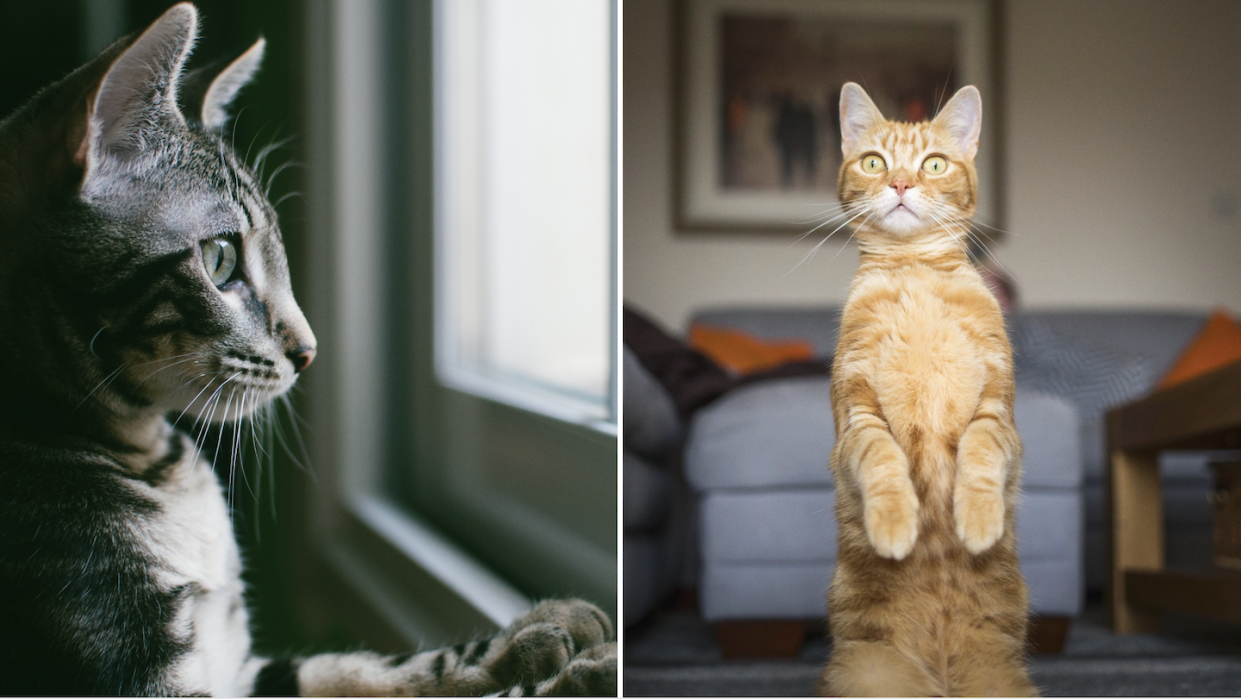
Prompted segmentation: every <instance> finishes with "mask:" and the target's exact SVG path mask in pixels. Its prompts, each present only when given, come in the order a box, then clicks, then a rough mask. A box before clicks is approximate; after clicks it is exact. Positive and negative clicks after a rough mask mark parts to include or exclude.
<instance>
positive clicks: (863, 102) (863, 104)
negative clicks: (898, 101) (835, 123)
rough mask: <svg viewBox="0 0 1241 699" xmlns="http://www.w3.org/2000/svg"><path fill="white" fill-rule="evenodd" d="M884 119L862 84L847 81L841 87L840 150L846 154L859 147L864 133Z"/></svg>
mask: <svg viewBox="0 0 1241 699" xmlns="http://www.w3.org/2000/svg"><path fill="white" fill-rule="evenodd" d="M883 121H885V120H884V118H883V114H882V113H881V112H880V111H879V108H878V107H876V106H875V103H874V102H872V101H871V99H870V95H868V94H866V90H863V89H862V86H861V85H858V84H857V83H845V84H844V87H842V88H840V150H841V152H843V153H844V154H845V155H846V156H848V155H849V154H850V153H852V152H853V151H854V149H856V148H857V143H858V139H859V138H861V137H862V134H864V133H866V132H867V131H869V130H870V129H871V128H873V127H874V126H875V125H876V124H879V123H882V122H883Z"/></svg>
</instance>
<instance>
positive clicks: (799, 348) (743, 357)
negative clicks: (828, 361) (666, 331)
mask: <svg viewBox="0 0 1241 699" xmlns="http://www.w3.org/2000/svg"><path fill="white" fill-rule="evenodd" d="M689 344H690V345H691V346H692V347H693V348H694V349H696V350H698V351H699V352H702V353H703V354H705V355H707V356H708V357H710V358H711V359H712V360H713V361H715V363H716V364H719V365H720V366H722V367H724V368H725V369H728V370H729V371H731V372H733V373H734V374H752V373H755V372H759V371H765V370H767V369H773V368H775V367H778V366H780V365H782V364H787V363H789V362H801V361H807V360H809V359H811V358H812V357H814V346H813V345H811V344H810V343H809V342H807V341H805V340H766V339H763V338H760V337H755V336H754V335H751V334H750V333H747V332H743V331H741V330H735V329H733V328H722V327H718V326H712V325H707V324H705V323H694V324H693V325H692V326H690V329H689Z"/></svg>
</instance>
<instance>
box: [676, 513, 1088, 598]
mask: <svg viewBox="0 0 1241 699" xmlns="http://www.w3.org/2000/svg"><path fill="white" fill-rule="evenodd" d="M1082 509H1083V508H1082V498H1081V492H1080V491H1078V490H1047V489H1039V488H1033V489H1029V490H1027V491H1025V492H1024V493H1023V494H1022V498H1021V500H1020V501H1019V505H1018V510H1017V540H1018V541H1017V548H1018V555H1019V558H1020V561H1021V572H1022V575H1023V576H1025V579H1026V585H1027V587H1028V588H1029V592H1030V608H1031V610H1032V611H1034V612H1035V613H1037V614H1046V615H1068V616H1073V615H1076V614H1078V613H1079V612H1080V611H1081V607H1082V602H1083V598H1084V590H1085V588H1084V587H1083V575H1082V566H1081V560H1082V529H1083V516H1082ZM700 516H701V531H702V537H701V542H702V560H703V569H702V589H701V599H702V609H703V615H704V616H705V617H706V619H707V620H708V621H719V620H721V619H797V618H813V617H816V616H821V615H822V614H824V613H825V610H826V599H825V597H824V593H825V591H826V589H827V586H828V584H829V582H830V579H831V575H832V570H833V565H834V562H835V559H836V516H835V491H833V490H830V489H827V488H816V489H811V490H789V491H717V492H710V493H707V494H706V495H705V496H704V497H703V499H702V505H701V510H700Z"/></svg>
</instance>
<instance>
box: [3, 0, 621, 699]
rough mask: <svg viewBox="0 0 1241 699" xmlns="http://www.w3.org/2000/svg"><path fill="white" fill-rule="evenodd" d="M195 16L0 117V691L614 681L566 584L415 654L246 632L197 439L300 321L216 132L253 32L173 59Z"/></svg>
mask: <svg viewBox="0 0 1241 699" xmlns="http://www.w3.org/2000/svg"><path fill="white" fill-rule="evenodd" d="M196 35H197V11H196V10H195V9H194V7H193V6H192V5H189V4H180V5H177V6H175V7H173V8H172V9H170V10H168V12H167V13H165V14H164V15H163V17H161V18H160V19H159V20H158V21H156V22H155V23H154V24H153V25H152V26H151V27H150V28H148V29H147V30H146V31H144V32H142V33H141V34H139V35H135V36H131V37H127V38H125V39H122V40H121V41H119V42H117V43H116V44H115V45H113V46H112V47H110V48H108V49H107V50H105V51H104V53H103V54H102V55H101V56H99V58H97V59H95V60H94V61H92V62H91V63H89V64H87V65H86V66H84V67H82V68H80V69H79V70H77V71H76V72H74V73H73V74H71V75H69V76H68V77H66V78H65V79H64V80H62V81H61V82H59V83H56V84H54V85H52V86H50V87H48V88H46V89H44V90H43V91H42V92H40V93H39V94H38V95H36V96H35V97H34V98H33V99H32V100H31V101H30V102H28V103H27V104H26V105H25V106H24V107H22V108H21V109H20V110H18V111H17V112H16V113H14V114H13V115H11V116H9V117H8V118H6V119H5V120H4V121H2V122H0V250H3V254H0V328H3V330H2V331H0V391H2V393H0V398H3V400H0V484H2V485H3V487H0V532H2V535H0V694H4V695H11V694H17V695H48V694H52V695H70V696H72V695H92V694H106V695H224V696H242V695H250V694H268V695H270V694H276V695H282V694H311V695H324V694H338V695H359V694H363V695H372V694H392V695H400V694H404V695H413V694H434V695H443V694H496V693H509V694H514V695H526V694H539V695H548V694H588V693H590V694H594V693H603V694H614V693H615V684H616V645H615V643H612V642H611V641H612V635H613V630H612V625H611V621H610V620H609V619H608V618H607V616H606V615H604V614H603V613H602V612H601V611H599V610H598V609H597V608H595V607H594V606H592V605H590V604H588V603H586V602H581V601H576V600H569V601H553V602H545V603H543V604H541V605H539V606H537V607H535V609H534V610H533V611H531V612H530V613H529V614H528V615H526V616H525V617H523V618H522V619H519V620H518V621H517V622H516V623H515V624H513V626H511V627H510V628H509V629H508V630H506V631H505V632H503V633H502V634H500V635H499V636H497V637H495V638H494V639H489V640H479V641H473V642H470V643H467V644H464V645H461V646H457V647H454V648H450V649H442V650H437V651H428V652H424V653H421V654H416V655H409V656H400V657H384V656H379V655H376V654H372V653H362V652H359V653H348V654H339V655H324V656H314V657H309V658H285V659H275V660H273V659H268V658H262V657H258V656H256V655H254V654H253V653H252V652H251V648H250V633H249V629H248V614H247V609H246V604H245V598H244V589H243V585H242V580H241V558H240V555H239V552H238V549H237V545H236V542H235V539H234V536H233V530H232V522H231V520H230V517H229V512H228V507H227V505H226V502H225V498H224V494H223V492H224V489H223V488H222V486H221V483H220V480H219V478H218V477H217V475H216V474H215V472H214V471H213V467H212V461H213V460H214V454H202V453H201V450H202V449H203V439H204V437H205V433H206V432H207V431H208V430H209V429H212V426H213V425H220V424H223V423H226V422H234V421H237V420H239V419H242V418H244V417H246V416H247V415H250V414H252V413H253V412H254V411H255V410H256V409H258V408H260V407H261V406H263V405H265V404H267V403H269V402H270V401H271V400H272V399H274V398H276V397H279V396H281V395H283V394H284V393H285V392H286V391H287V390H288V389H289V388H290V387H291V386H292V385H293V383H294V381H295V380H296V378H297V374H298V373H299V372H300V371H301V370H302V369H305V368H306V366H307V365H308V364H309V363H310V360H311V359H312V358H313V353H314V351H315V339H314V335H313V334H312V333H311V330H310V327H309V325H308V324H307V323H306V319H305V318H304V316H303V315H302V312H301V310H300V309H299V308H298V306H297V303H296V301H295V300H294V298H293V293H292V290H291V287H290V282H289V271H288V266H287V263H286V260H285V254H284V248H283V245H282V242H281V237H280V230H279V227H278V224H277V219H276V214H275V211H274V210H273V208H272V206H271V204H270V203H268V201H267V198H266V196H265V192H264V191H263V187H262V186H261V184H260V180H259V177H258V176H257V175H256V174H255V172H254V171H252V170H251V169H250V168H249V167H247V166H246V165H245V164H244V163H243V162H242V161H241V159H240V158H238V157H237V155H236V154H235V153H234V151H233V149H232V148H231V147H230V146H229V144H228V143H227V142H226V141H225V139H224V137H223V134H224V132H223V128H224V125H225V122H226V121H227V112H226V109H227V107H228V103H229V102H230V101H231V100H232V98H233V97H234V96H235V95H236V93H237V92H238V90H239V89H240V88H241V87H242V86H243V85H244V84H245V83H246V82H247V81H248V80H249V79H250V78H251V76H252V75H253V74H254V72H255V70H256V69H257V67H258V62H259V60H260V59H261V56H262V51H263V42H262V40H260V41H259V42H258V43H257V44H255V46H253V47H252V48H251V49H250V50H248V51H246V52H245V53H243V54H242V55H241V56H239V57H238V58H236V59H235V60H233V61H232V62H231V63H228V64H227V65H223V66H217V67H216V68H214V69H212V70H210V72H207V73H197V74H189V75H187V76H184V78H183V76H182V75H181V73H182V66H183V65H184V63H185V60H186V57H187V55H188V54H189V51H190V48H191V46H192V45H193V42H194V39H195V37H196ZM204 70H205V69H204ZM179 105H187V106H186V110H187V111H188V114H187V113H183V111H182V107H180V106H179ZM209 249H211V250H215V251H217V252H218V258H219V259H224V258H225V255H224V253H223V252H219V251H220V250H224V249H232V250H235V251H237V258H236V260H237V265H236V267H235V268H229V267H227V266H224V267H221V268H220V269H223V270H225V271H226V272H227V271H228V270H229V269H232V271H231V272H228V273H227V274H224V273H221V274H220V275H219V276H217V277H213V275H212V270H213V269H215V268H214V267H213V266H212V265H213V263H212V262H211V260H212V259H216V257H213V255H215V254H216V253H212V254H208V252H207V251H208V250H209ZM191 425H197V429H196V430H195V429H193V428H192V427H191ZM233 449H236V446H235V445H234V447H233ZM225 455H226V456H227V455H228V447H226V448H225Z"/></svg>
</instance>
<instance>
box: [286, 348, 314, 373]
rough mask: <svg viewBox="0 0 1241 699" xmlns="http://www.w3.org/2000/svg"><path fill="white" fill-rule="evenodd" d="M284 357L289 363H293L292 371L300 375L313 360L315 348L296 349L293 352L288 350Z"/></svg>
mask: <svg viewBox="0 0 1241 699" xmlns="http://www.w3.org/2000/svg"><path fill="white" fill-rule="evenodd" d="M285 356H287V357H288V358H289V361H291V362H293V371H295V372H297V373H298V374H300V373H302V372H303V371H305V370H306V367H308V366H310V363H311V362H313V361H314V360H315V348H314V347H298V348H297V349H295V350H290V351H289V353H288V354H287V355H285Z"/></svg>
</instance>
